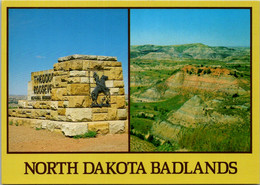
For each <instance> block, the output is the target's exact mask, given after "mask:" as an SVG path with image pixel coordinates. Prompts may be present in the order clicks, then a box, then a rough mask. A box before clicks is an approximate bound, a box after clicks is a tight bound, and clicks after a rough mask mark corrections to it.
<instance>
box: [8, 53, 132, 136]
mask: <svg viewBox="0 0 260 185" xmlns="http://www.w3.org/2000/svg"><path fill="white" fill-rule="evenodd" d="M18 105H19V108H18V109H9V122H12V123H13V124H16V125H29V126H31V127H35V128H39V129H48V130H50V131H57V132H62V133H63V134H64V135H66V136H74V135H80V134H84V133H86V132H88V131H90V130H91V131H96V132H97V133H100V134H107V133H112V134H117V133H124V132H126V131H127V128H128V123H127V115H128V114H127V108H126V102H125V94H124V82H123V73H122V65H121V62H118V61H117V58H116V57H108V56H93V55H71V56H66V57H61V58H59V59H58V63H55V64H54V66H53V69H50V70H45V71H38V72H32V73H31V81H29V83H28V98H27V100H19V102H18Z"/></svg>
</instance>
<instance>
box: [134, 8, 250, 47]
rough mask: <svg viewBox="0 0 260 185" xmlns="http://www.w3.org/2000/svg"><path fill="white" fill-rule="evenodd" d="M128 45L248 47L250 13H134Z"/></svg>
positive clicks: (149, 10) (169, 10)
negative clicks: (192, 44) (193, 44)
mask: <svg viewBox="0 0 260 185" xmlns="http://www.w3.org/2000/svg"><path fill="white" fill-rule="evenodd" d="M130 15H131V26H130V28H131V31H130V33H131V43H130V44H131V45H143V44H154V45H178V44H189V43H203V44H206V45H210V46H250V10H249V9H133V10H131V11H130Z"/></svg>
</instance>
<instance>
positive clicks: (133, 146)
mask: <svg viewBox="0 0 260 185" xmlns="http://www.w3.org/2000/svg"><path fill="white" fill-rule="evenodd" d="M155 150H156V147H155V146H154V145H153V144H152V143H149V142H147V141H144V140H142V139H140V138H138V137H136V136H133V135H130V151H131V152H152V151H155Z"/></svg>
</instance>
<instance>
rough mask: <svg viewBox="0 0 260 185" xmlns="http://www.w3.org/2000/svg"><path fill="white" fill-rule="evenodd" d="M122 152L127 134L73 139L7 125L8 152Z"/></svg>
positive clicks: (126, 149) (125, 147) (125, 144)
mask: <svg viewBox="0 0 260 185" xmlns="http://www.w3.org/2000/svg"><path fill="white" fill-rule="evenodd" d="M95 151H96V152H103V151H104V152H108V151H109V152H124V151H128V134H114V135H112V134H108V135H105V136H101V135H99V136H97V138H87V139H73V138H68V137H65V136H63V135H61V134H59V133H54V132H50V131H47V130H35V129H33V128H29V127H25V126H14V125H9V152H95Z"/></svg>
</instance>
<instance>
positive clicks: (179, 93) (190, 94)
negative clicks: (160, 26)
mask: <svg viewBox="0 0 260 185" xmlns="http://www.w3.org/2000/svg"><path fill="white" fill-rule="evenodd" d="M130 70H131V77H130V90H131V91H130V93H131V96H130V97H131V99H130V101H131V133H132V134H135V135H137V134H139V135H143V136H144V140H149V139H150V140H149V141H150V142H152V143H154V144H155V145H158V146H159V144H158V143H160V145H162V144H163V143H165V142H171V143H172V145H176V144H177V145H178V146H179V147H180V149H185V150H186V149H188V150H202V151H205V150H211V151H215V150H216V151H219V150H232V151H233V150H235V151H237V150H238V151H244V150H249V146H250V131H249V130H250V49H249V48H238V47H235V48H228V47H210V46H206V45H203V44H188V45H179V46H154V45H144V46H132V47H131V63H130ZM241 125H243V126H241ZM219 127H221V129H219ZM237 127H238V128H237ZM209 128H210V131H213V130H214V128H215V129H217V128H218V129H217V130H216V132H215V134H216V135H214V134H211V135H208V136H207V134H205V137H199V136H200V132H199V131H197V129H201V134H202V132H204V131H205V130H204V129H209ZM241 128H243V129H241ZM232 129H236V130H238V133H234V132H231V130H232ZM219 132H220V133H219ZM191 135H193V137H195V138H197V139H198V141H197V140H196V139H194V138H193V142H196V143H195V144H193V145H189V143H190V141H189V139H188V138H190V137H191ZM215 136H216V137H217V136H218V137H219V138H221V139H220V140H216V141H219V142H217V144H216V143H214V147H213V146H211V144H209V146H208V147H206V145H205V146H204V145H203V146H204V147H202V148H200V147H197V146H200V145H201V143H203V142H205V140H210V138H211V137H215ZM207 137H209V138H207ZM151 138H152V139H151ZM230 139H231V140H232V141H229V140H230ZM240 139H243V142H242V143H243V144H241V142H240V144H239V145H238V144H234V145H235V146H234V147H233V148H230V147H229V146H228V145H227V144H226V143H224V144H223V143H221V142H222V141H224V140H227V141H229V142H238V141H237V140H240ZM173 143H174V144H173ZM212 143H213V142H212ZM218 144H219V146H218V147H216V146H215V145H218ZM212 145H213V144H212ZM222 145H223V146H222ZM195 146H196V147H197V148H196V147H195ZM198 148H199V149H198ZM175 149H176V147H175Z"/></svg>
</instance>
